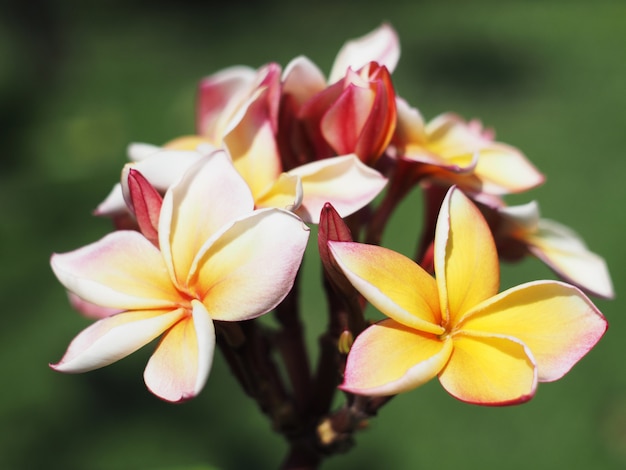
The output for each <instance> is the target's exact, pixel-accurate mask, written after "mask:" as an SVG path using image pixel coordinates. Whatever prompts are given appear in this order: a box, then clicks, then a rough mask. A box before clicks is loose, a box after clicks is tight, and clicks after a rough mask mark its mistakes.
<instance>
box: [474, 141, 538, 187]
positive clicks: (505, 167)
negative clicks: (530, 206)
mask: <svg viewBox="0 0 626 470" xmlns="http://www.w3.org/2000/svg"><path fill="white" fill-rule="evenodd" d="M474 173H475V174H476V176H478V177H479V178H480V180H481V182H482V191H483V192H485V193H489V194H497V195H503V194H510V193H519V192H522V191H527V190H529V189H532V188H534V187H536V186H539V185H540V184H542V183H543V182H544V180H545V177H544V176H543V174H541V173H540V172H539V170H537V168H535V166H534V165H533V164H532V163H530V161H529V160H528V159H527V158H526V157H525V156H524V155H523V154H522V153H521V152H520V151H519V150H517V149H515V148H513V147H509V146H507V145H504V144H492V145H490V146H489V147H487V148H483V149H482V150H481V151H480V156H479V158H478V164H477V165H476V169H475V170H474Z"/></svg>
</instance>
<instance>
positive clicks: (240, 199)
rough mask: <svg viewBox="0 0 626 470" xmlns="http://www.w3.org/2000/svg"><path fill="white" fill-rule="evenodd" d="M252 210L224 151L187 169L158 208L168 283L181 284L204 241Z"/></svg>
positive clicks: (246, 187)
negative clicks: (168, 277) (169, 278)
mask: <svg viewBox="0 0 626 470" xmlns="http://www.w3.org/2000/svg"><path fill="white" fill-rule="evenodd" d="M253 207H254V202H253V200H252V195H251V194H250V189H249V188H248V186H247V185H246V183H245V181H243V179H242V178H241V176H240V175H239V174H238V173H237V171H236V170H235V168H234V167H233V165H232V163H231V161H230V159H229V157H228V155H227V154H226V153H225V152H224V151H217V152H214V153H213V154H211V155H209V156H208V157H204V158H203V159H202V160H200V161H199V162H198V163H196V164H195V165H194V166H193V167H191V168H190V169H189V171H188V172H187V173H186V174H185V175H184V177H183V178H182V179H181V180H180V181H179V182H178V184H176V185H174V186H173V187H172V188H171V189H170V191H168V192H167V193H166V195H165V198H164V199H163V205H162V208H161V217H160V220H159V240H160V243H159V245H160V247H161V251H162V252H163V257H164V259H165V260H166V263H167V264H168V268H169V269H170V272H171V273H172V280H173V281H174V282H175V283H177V284H178V285H182V284H183V283H184V281H185V279H186V278H187V276H188V274H189V270H190V267H191V264H192V262H193V260H194V258H195V256H196V254H197V253H198V251H199V250H200V248H201V247H202V246H203V245H204V244H205V242H206V241H207V240H208V239H209V238H211V237H212V236H213V235H215V234H216V233H217V232H219V231H220V230H222V228H223V227H224V225H227V224H231V223H232V222H233V221H234V220H236V219H237V218H238V217H240V216H242V215H243V214H246V213H249V212H250V211H251V210H252V208H253Z"/></svg>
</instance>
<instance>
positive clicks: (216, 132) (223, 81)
mask: <svg viewBox="0 0 626 470" xmlns="http://www.w3.org/2000/svg"><path fill="white" fill-rule="evenodd" d="M256 75H257V73H256V71H255V70H254V69H252V68H250V67H242V66H235V67H229V68H227V69H224V70H222V71H220V72H218V73H216V74H214V75H211V76H210V77H207V78H205V79H203V80H202V81H201V82H200V85H199V89H198V110H197V113H198V115H197V131H198V134H201V135H204V136H206V137H207V138H209V140H210V141H211V142H213V143H214V144H215V145H221V143H222V138H223V137H224V134H225V130H226V128H227V127H228V125H229V121H230V120H231V118H232V117H233V116H234V115H235V114H236V113H237V110H238V108H239V107H240V106H241V104H242V102H243V101H245V99H246V97H247V96H248V95H249V93H250V88H251V87H252V85H253V83H254V80H255V78H256Z"/></svg>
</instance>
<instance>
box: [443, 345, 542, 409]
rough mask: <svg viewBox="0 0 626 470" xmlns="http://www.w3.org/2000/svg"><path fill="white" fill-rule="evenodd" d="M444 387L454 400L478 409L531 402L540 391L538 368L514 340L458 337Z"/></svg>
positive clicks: (444, 377) (524, 348) (446, 372)
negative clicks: (536, 392)
mask: <svg viewBox="0 0 626 470" xmlns="http://www.w3.org/2000/svg"><path fill="white" fill-rule="evenodd" d="M453 342H454V350H453V351H452V356H451V357H450V360H449V361H448V364H447V365H446V367H445V368H444V369H443V371H442V372H441V374H439V381H440V382H441V385H443V387H444V388H445V389H446V390H447V391H448V393H450V394H451V395H452V396H454V397H455V398H458V399H459V400H461V401H464V402H468V403H474V404H478V405H510V404H516V403H523V402H525V401H528V400H529V399H530V398H532V396H533V395H534V393H535V389H536V387H537V374H536V368H535V365H534V363H533V359H532V356H531V355H530V353H529V352H528V351H527V349H526V347H525V346H524V345H523V344H522V343H520V342H517V341H516V340H515V339H513V338H504V337H496V336H485V337H479V336H474V335H469V334H463V333H460V334H459V333H457V334H455V335H454V336H453Z"/></svg>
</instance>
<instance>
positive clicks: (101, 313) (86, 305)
mask: <svg viewBox="0 0 626 470" xmlns="http://www.w3.org/2000/svg"><path fill="white" fill-rule="evenodd" d="M67 297H68V299H69V301H70V305H71V306H72V308H73V309H74V310H76V311H78V312H80V313H81V314H83V316H85V317H87V318H93V319H96V320H100V319H101V318H106V317H110V316H112V315H115V314H116V313H121V312H123V310H120V309H119V308H109V307H101V306H100V305H96V304H92V303H90V302H86V301H85V300H83V299H81V298H80V297H78V296H77V295H76V294H74V293H73V292H69V291H68V293H67Z"/></svg>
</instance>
